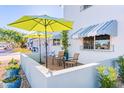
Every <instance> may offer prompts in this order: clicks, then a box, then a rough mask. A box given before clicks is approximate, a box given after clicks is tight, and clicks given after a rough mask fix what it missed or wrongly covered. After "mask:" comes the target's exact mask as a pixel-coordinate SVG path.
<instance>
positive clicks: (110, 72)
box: [97, 66, 117, 88]
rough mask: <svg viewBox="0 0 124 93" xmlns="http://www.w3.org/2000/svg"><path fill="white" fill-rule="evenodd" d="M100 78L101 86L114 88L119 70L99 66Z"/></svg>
mask: <svg viewBox="0 0 124 93" xmlns="http://www.w3.org/2000/svg"><path fill="white" fill-rule="evenodd" d="M97 71H98V80H99V83H100V87H101V88H114V87H116V83H117V72H116V70H115V69H114V68H113V67H105V66H99V67H97Z"/></svg>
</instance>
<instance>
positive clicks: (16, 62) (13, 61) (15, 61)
mask: <svg viewBox="0 0 124 93" xmlns="http://www.w3.org/2000/svg"><path fill="white" fill-rule="evenodd" d="M8 64H18V60H16V59H14V58H12V59H11V60H10V61H9V63H8Z"/></svg>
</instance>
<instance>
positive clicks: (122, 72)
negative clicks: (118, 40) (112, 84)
mask: <svg viewBox="0 0 124 93" xmlns="http://www.w3.org/2000/svg"><path fill="white" fill-rule="evenodd" d="M117 63H118V66H119V76H120V77H121V79H122V81H123V82H124V57H123V56H120V57H119V58H118V60H117Z"/></svg>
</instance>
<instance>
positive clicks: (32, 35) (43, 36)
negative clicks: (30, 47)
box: [24, 34, 53, 38]
mask: <svg viewBox="0 0 124 93" xmlns="http://www.w3.org/2000/svg"><path fill="white" fill-rule="evenodd" d="M24 37H25V38H45V35H44V34H43V35H41V34H39V35H38V34H37V35H36V34H29V35H25V36H24ZM51 37H53V35H50V34H47V38H51Z"/></svg>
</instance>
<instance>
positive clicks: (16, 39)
mask: <svg viewBox="0 0 124 93" xmlns="http://www.w3.org/2000/svg"><path fill="white" fill-rule="evenodd" d="M23 36H24V35H23V34H21V33H19V32H17V31H14V30H9V29H2V28H0V41H5V42H13V43H16V44H17V45H20V46H21V47H24V44H25V42H26V41H27V40H26V38H24V37H23Z"/></svg>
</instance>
